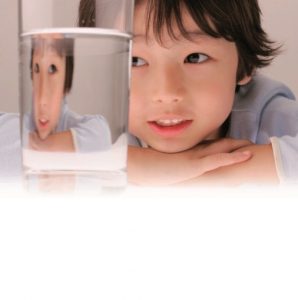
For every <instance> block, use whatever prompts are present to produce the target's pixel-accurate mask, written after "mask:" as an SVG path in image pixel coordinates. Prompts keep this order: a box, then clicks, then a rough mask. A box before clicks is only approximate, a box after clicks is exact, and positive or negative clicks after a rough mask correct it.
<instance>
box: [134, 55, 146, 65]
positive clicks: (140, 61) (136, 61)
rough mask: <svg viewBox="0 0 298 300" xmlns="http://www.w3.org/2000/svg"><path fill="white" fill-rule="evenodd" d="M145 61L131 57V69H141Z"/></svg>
mask: <svg viewBox="0 0 298 300" xmlns="http://www.w3.org/2000/svg"><path fill="white" fill-rule="evenodd" d="M146 63H147V62H146V61H145V60H144V59H142V58H140V57H137V56H133V57H132V66H133V67H142V66H144V65H146Z"/></svg>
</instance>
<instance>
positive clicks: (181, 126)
mask: <svg viewBox="0 0 298 300" xmlns="http://www.w3.org/2000/svg"><path fill="white" fill-rule="evenodd" d="M192 122H193V120H190V119H183V118H181V117H171V118H169V117H165V118H159V119H156V120H152V121H148V125H149V127H150V128H151V129H152V130H153V131H154V132H155V133H157V134H159V135H161V136H163V137H174V136H175V135H178V134H180V133H182V132H183V131H184V130H185V129H187V128H188V127H189V126H190V125H191V124H192Z"/></svg>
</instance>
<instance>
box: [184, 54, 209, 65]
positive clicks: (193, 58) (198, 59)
mask: <svg viewBox="0 0 298 300" xmlns="http://www.w3.org/2000/svg"><path fill="white" fill-rule="evenodd" d="M208 58H209V57H208V56H207V55H205V54H202V53H192V54H190V55H188V56H187V57H186V58H185V60H184V62H185V63H189V64H199V63H202V62H204V61H206V60H207V59H208Z"/></svg>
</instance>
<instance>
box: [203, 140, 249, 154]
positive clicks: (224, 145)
mask: <svg viewBox="0 0 298 300" xmlns="http://www.w3.org/2000/svg"><path fill="white" fill-rule="evenodd" d="M251 144H252V143H251V142H250V141H249V140H237V139H221V140H218V141H215V142H211V143H209V144H207V145H202V146H203V147H204V148H203V149H202V148H201V149H200V148H198V151H199V153H200V157H203V156H207V155H208V156H209V155H213V154H217V153H218V154H220V153H224V152H226V153H227V152H232V151H235V150H237V149H239V148H242V147H245V146H248V145H251Z"/></svg>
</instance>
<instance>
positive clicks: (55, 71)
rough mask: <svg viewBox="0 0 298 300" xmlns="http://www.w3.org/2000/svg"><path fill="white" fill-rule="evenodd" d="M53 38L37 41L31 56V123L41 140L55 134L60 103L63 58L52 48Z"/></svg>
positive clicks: (61, 97)
mask: <svg viewBox="0 0 298 300" xmlns="http://www.w3.org/2000/svg"><path fill="white" fill-rule="evenodd" d="M56 42H57V38H52V37H51V38H49V37H48V38H43V37H42V38H38V39H36V41H35V46H34V47H33V55H32V80H33V99H34V101H33V102H34V122H35V126H36V131H37V133H38V135H39V137H40V138H41V139H46V138H47V137H48V136H49V135H50V134H51V133H52V132H54V131H55V128H56V127H57V124H58V122H59V117H60V113H61V107H62V102H63V99H64V82H65V75H66V58H65V55H62V54H61V53H58V51H57V49H56V48H55V43H56Z"/></svg>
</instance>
